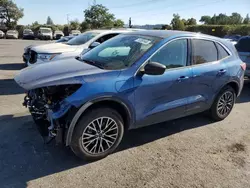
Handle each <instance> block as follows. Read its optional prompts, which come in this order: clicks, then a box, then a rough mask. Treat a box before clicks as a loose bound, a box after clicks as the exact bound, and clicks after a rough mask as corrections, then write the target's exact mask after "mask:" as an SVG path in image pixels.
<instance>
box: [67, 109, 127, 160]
mask: <svg viewBox="0 0 250 188" xmlns="http://www.w3.org/2000/svg"><path fill="white" fill-rule="evenodd" d="M123 133H124V125H123V120H122V117H121V116H120V114H119V113H118V112H116V111H115V110H113V109H111V108H98V109H94V110H92V111H91V112H89V113H87V114H85V115H83V116H82V117H81V119H80V120H79V121H78V123H77V125H76V127H75V129H74V132H73V137H72V141H71V144H70V147H71V149H72V151H73V152H74V153H75V154H76V155H77V156H78V157H80V158H82V159H85V160H98V159H101V158H104V157H106V156H107V155H109V154H110V153H112V152H113V151H114V150H115V149H116V148H117V146H118V145H119V144H120V142H121V140H122V137H123Z"/></svg>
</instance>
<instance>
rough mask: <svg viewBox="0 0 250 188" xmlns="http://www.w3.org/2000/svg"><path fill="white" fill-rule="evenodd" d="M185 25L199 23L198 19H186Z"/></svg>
mask: <svg viewBox="0 0 250 188" xmlns="http://www.w3.org/2000/svg"><path fill="white" fill-rule="evenodd" d="M185 25H197V22H196V19H194V18H189V19H188V20H187V21H186V24H185Z"/></svg>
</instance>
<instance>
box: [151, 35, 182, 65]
mask: <svg viewBox="0 0 250 188" xmlns="http://www.w3.org/2000/svg"><path fill="white" fill-rule="evenodd" d="M151 61H152V62H158V63H161V64H163V65H165V66H166V68H167V69H170V68H176V67H183V66H186V64H187V40H186V39H180V40H176V41H173V42H171V43H169V44H167V45H166V46H165V47H163V48H162V49H161V50H159V51H158V52H157V53H156V54H155V55H154V56H153V57H152V58H151Z"/></svg>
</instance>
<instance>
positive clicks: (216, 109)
mask: <svg viewBox="0 0 250 188" xmlns="http://www.w3.org/2000/svg"><path fill="white" fill-rule="evenodd" d="M235 100H236V92H235V90H234V89H233V88H232V87H231V86H229V85H227V86H225V87H224V88H223V89H222V90H221V91H220V92H219V94H218V95H217V96H216V98H215V100H214V103H213V105H212V107H211V108H210V116H211V118H212V119H214V120H215V121H221V120H223V119H225V118H226V117H227V116H228V115H229V114H230V113H231V111H232V109H233V107H234V104H235ZM223 101H224V102H223ZM222 112H224V113H222Z"/></svg>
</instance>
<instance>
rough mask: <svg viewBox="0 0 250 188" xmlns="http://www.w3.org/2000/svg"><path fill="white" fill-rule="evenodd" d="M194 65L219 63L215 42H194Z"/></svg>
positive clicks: (194, 40)
mask: <svg viewBox="0 0 250 188" xmlns="http://www.w3.org/2000/svg"><path fill="white" fill-rule="evenodd" d="M192 52H193V53H192V63H193V65H197V64H202V63H208V62H213V61H217V49H216V47H215V44H214V42H212V41H207V40H198V39H193V40H192Z"/></svg>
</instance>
